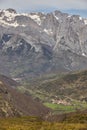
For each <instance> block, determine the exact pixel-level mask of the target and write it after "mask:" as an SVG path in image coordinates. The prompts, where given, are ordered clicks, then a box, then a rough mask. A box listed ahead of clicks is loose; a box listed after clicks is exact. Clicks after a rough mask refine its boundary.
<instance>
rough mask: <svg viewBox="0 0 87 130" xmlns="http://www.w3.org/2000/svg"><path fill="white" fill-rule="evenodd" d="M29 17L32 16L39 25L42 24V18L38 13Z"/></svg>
mask: <svg viewBox="0 0 87 130" xmlns="http://www.w3.org/2000/svg"><path fill="white" fill-rule="evenodd" d="M29 17H30V18H31V19H33V20H34V21H35V22H36V23H37V24H38V25H41V19H40V16H38V15H31V14H30V15H29Z"/></svg>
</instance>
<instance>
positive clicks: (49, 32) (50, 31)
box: [44, 28, 53, 35]
mask: <svg viewBox="0 0 87 130" xmlns="http://www.w3.org/2000/svg"><path fill="white" fill-rule="evenodd" d="M44 32H46V33H47V34H48V35H50V34H53V32H52V30H51V29H48V30H47V29H46V28H45V29H44Z"/></svg>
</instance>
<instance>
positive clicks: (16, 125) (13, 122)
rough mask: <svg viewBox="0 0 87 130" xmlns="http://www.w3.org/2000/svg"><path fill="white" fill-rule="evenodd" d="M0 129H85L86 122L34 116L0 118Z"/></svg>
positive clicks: (86, 127)
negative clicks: (48, 120)
mask: <svg viewBox="0 0 87 130" xmlns="http://www.w3.org/2000/svg"><path fill="white" fill-rule="evenodd" d="M0 130H87V124H86V123H66V122H65V123H58V122H47V121H42V120H41V119H40V118H35V117H22V118H9V119H0Z"/></svg>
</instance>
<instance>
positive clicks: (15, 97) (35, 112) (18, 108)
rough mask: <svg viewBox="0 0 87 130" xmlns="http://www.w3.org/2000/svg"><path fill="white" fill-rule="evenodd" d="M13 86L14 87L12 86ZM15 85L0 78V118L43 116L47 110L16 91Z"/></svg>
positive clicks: (3, 77) (27, 95)
mask: <svg viewBox="0 0 87 130" xmlns="http://www.w3.org/2000/svg"><path fill="white" fill-rule="evenodd" d="M13 85H14V86H13ZM16 87H17V83H16V82H15V81H13V80H11V79H10V78H6V76H0V117H19V116H43V115H46V114H48V113H49V111H50V110H49V109H48V108H46V107H45V106H43V105H42V103H40V102H38V101H35V100H34V99H33V98H32V97H31V96H30V95H29V94H23V93H20V92H19V91H17V89H16Z"/></svg>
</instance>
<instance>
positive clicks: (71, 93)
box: [21, 70, 87, 114]
mask: <svg viewBox="0 0 87 130" xmlns="http://www.w3.org/2000/svg"><path fill="white" fill-rule="evenodd" d="M38 80H39V79H38ZM40 81H41V82H40ZM40 81H39V82H38V81H37V80H36V81H34V82H32V83H31V85H30V84H29V85H27V86H25V91H27V92H30V93H31V94H32V95H33V96H34V98H36V99H37V98H39V100H41V101H42V103H43V104H44V105H45V106H47V107H49V108H51V109H53V111H54V113H56V114H59V113H69V112H74V111H77V110H85V109H87V70H84V71H76V72H72V73H67V74H62V75H60V76H59V77H58V75H56V76H55V77H54V76H53V78H52V77H51V78H48V79H47V80H46V79H43V80H41V79H40ZM21 89H23V90H24V88H21ZM33 90H34V91H33Z"/></svg>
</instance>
